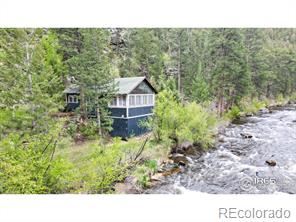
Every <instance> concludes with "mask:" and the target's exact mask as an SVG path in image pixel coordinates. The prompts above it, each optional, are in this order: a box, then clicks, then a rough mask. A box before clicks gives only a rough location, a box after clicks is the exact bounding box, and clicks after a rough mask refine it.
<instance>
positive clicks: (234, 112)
mask: <svg viewBox="0 0 296 222" xmlns="http://www.w3.org/2000/svg"><path fill="white" fill-rule="evenodd" d="M240 115H241V110H240V108H239V107H238V106H233V107H231V109H230V110H229V111H228V112H227V113H226V117H227V118H229V119H230V120H234V119H238V118H239V117H240Z"/></svg>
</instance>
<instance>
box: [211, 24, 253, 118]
mask: <svg viewBox="0 0 296 222" xmlns="http://www.w3.org/2000/svg"><path fill="white" fill-rule="evenodd" d="M211 38H212V62H213V63H214V64H215V66H214V69H213V72H212V89H213V90H214V94H215V96H216V98H217V101H218V111H219V113H220V114H221V113H223V112H224V110H225V108H226V109H227V108H228V107H231V106H232V104H238V102H239V101H240V99H241V98H242V97H243V96H245V95H247V94H248V90H249V87H250V83H251V82H250V74H249V70H248V67H247V65H246V56H245V48H244V45H243V38H242V35H241V32H240V30H238V29H215V30H213V32H212V36H211Z"/></svg>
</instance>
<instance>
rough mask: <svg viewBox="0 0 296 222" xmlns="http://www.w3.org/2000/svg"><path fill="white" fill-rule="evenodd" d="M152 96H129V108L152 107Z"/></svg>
mask: <svg viewBox="0 0 296 222" xmlns="http://www.w3.org/2000/svg"><path fill="white" fill-rule="evenodd" d="M153 104H154V95H153V94H142V95H129V106H131V107H132V106H153Z"/></svg>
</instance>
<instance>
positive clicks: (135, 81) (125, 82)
mask: <svg viewBox="0 0 296 222" xmlns="http://www.w3.org/2000/svg"><path fill="white" fill-rule="evenodd" d="M144 79H145V77H127V78H116V79H115V84H116V86H117V87H118V94H120V95H122V94H129V93H130V92H131V91H133V90H134V89H135V88H136V87H137V86H138V85H139V84H140V83H141V82H142V81H143V80H144Z"/></svg>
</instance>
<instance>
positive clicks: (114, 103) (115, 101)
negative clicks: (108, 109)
mask: <svg viewBox="0 0 296 222" xmlns="http://www.w3.org/2000/svg"><path fill="white" fill-rule="evenodd" d="M110 105H111V106H117V97H115V98H114V99H113V100H112V101H111V104H110Z"/></svg>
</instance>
